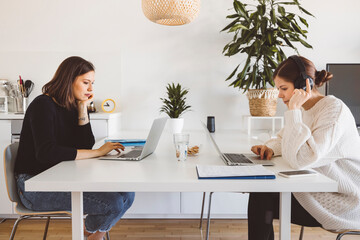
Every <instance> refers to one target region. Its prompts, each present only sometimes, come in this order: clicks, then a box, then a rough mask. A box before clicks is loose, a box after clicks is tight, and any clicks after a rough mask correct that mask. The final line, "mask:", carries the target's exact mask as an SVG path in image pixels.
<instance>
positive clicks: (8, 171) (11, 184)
mask: <svg viewBox="0 0 360 240" xmlns="http://www.w3.org/2000/svg"><path fill="white" fill-rule="evenodd" d="M18 148H19V143H12V144H10V145H9V146H7V147H6V148H5V151H4V172H5V183H6V188H7V192H8V195H9V199H10V201H12V202H16V203H18V202H20V198H19V195H18V191H17V184H16V180H15V172H14V169H15V161H16V156H17V152H18Z"/></svg>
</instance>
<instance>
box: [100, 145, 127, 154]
mask: <svg viewBox="0 0 360 240" xmlns="http://www.w3.org/2000/svg"><path fill="white" fill-rule="evenodd" d="M112 150H115V151H117V152H118V153H120V150H123V151H124V150H125V147H124V146H123V145H122V144H120V143H118V142H106V143H105V144H104V145H102V146H101V147H100V148H99V149H98V151H99V156H104V155H106V154H108V153H109V152H111V151H112Z"/></svg>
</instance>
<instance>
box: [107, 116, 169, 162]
mask: <svg viewBox="0 0 360 240" xmlns="http://www.w3.org/2000/svg"><path fill="white" fill-rule="evenodd" d="M166 121H167V118H157V119H155V120H154V122H153V124H152V126H151V129H150V132H149V135H148V137H147V139H146V142H145V145H144V147H138V146H137V147H133V148H131V150H130V151H124V152H123V153H120V154H117V155H105V156H102V157H100V159H102V160H119V161H140V160H142V159H144V158H146V157H147V156H149V155H150V154H152V153H153V152H154V151H155V149H156V146H157V145H158V143H159V140H160V137H161V134H162V132H163V130H164V127H165V124H166Z"/></svg>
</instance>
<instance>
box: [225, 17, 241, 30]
mask: <svg viewBox="0 0 360 240" xmlns="http://www.w3.org/2000/svg"><path fill="white" fill-rule="evenodd" d="M238 21H239V19H238V18H237V19H235V20H234V21H232V22H231V23H230V24H229V25H227V26H226V27H225V28H224V29H223V30H221V32H223V31H225V30H227V29H229V28H231V27H232V26H234V25H235V24H236V23H237V22H238Z"/></svg>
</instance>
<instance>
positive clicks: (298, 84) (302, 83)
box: [288, 55, 314, 91]
mask: <svg viewBox="0 0 360 240" xmlns="http://www.w3.org/2000/svg"><path fill="white" fill-rule="evenodd" d="M289 58H291V59H292V60H293V61H294V62H295V63H296V65H297V66H298V69H299V71H300V75H299V76H298V77H297V78H296V79H295V81H294V87H295V88H297V89H303V90H304V91H306V79H309V83H310V89H313V87H314V80H313V79H312V78H311V77H310V76H309V75H307V74H306V69H305V65H304V63H303V62H302V60H301V58H299V56H297V55H292V56H290V57H289ZM289 58H288V59H289Z"/></svg>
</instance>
